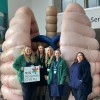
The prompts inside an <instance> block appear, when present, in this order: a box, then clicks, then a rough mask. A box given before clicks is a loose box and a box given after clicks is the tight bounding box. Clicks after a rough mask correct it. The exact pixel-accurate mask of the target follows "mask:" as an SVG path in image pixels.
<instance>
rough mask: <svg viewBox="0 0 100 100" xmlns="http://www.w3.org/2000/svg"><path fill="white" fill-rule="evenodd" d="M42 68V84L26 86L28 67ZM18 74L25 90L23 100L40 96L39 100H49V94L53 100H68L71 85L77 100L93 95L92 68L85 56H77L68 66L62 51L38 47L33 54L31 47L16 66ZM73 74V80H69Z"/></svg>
mask: <svg viewBox="0 0 100 100" xmlns="http://www.w3.org/2000/svg"><path fill="white" fill-rule="evenodd" d="M31 65H35V66H39V68H40V81H38V82H27V83H25V82H24V67H30V66H31ZM13 67H14V68H15V69H16V70H17V76H18V79H19V82H20V84H21V87H22V93H23V100H32V95H33V94H34V93H35V92H36V95H37V100H46V98H45V96H46V92H47V91H48V92H49V97H50V100H63V99H62V97H66V96H67V83H69V86H70V88H71V91H72V94H73V96H74V97H75V99H76V100H87V97H88V95H89V94H90V93H91V92H92V77H91V72H90V64H89V62H88V61H87V59H86V57H85V56H84V54H83V53H82V52H79V53H78V54H77V55H76V58H75V61H74V63H73V64H72V65H71V66H70V68H69V70H68V66H67V64H66V61H65V60H64V59H63V58H62V57H61V51H60V50H59V49H57V50H55V51H54V50H53V48H52V47H51V46H49V47H48V48H47V50H46V51H45V48H44V47H43V46H42V45H39V46H38V49H37V52H36V53H33V51H32V49H31V47H29V46H27V47H25V48H24V49H23V51H22V54H21V55H20V56H19V57H17V58H16V59H15V61H14V63H13ZM68 73H69V80H68Z"/></svg>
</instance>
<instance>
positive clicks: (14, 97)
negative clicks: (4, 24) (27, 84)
mask: <svg viewBox="0 0 100 100" xmlns="http://www.w3.org/2000/svg"><path fill="white" fill-rule="evenodd" d="M38 34H39V30H38V26H37V22H36V20H35V17H34V14H33V12H32V11H31V10H30V8H27V7H21V8H19V9H18V10H17V12H16V13H15V16H14V17H13V18H12V20H11V21H10V24H9V29H8V30H7V32H6V34H5V39H6V40H5V41H4V43H3V45H2V49H3V53H2V54H1V61H2V65H1V67H0V71H1V73H2V75H1V82H2V84H3V85H2V87H1V91H2V94H3V96H4V98H5V99H7V100H23V97H22V91H21V86H20V84H19V81H18V79H17V76H16V70H15V69H14V68H13V66H12V64H13V60H14V59H15V58H16V57H17V56H19V55H20V54H21V52H22V49H23V48H24V47H25V46H31V38H33V37H35V36H37V35H38Z"/></svg>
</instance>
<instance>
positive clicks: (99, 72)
mask: <svg viewBox="0 0 100 100" xmlns="http://www.w3.org/2000/svg"><path fill="white" fill-rule="evenodd" d="M95 35H96V34H95V31H94V30H93V29H92V28H91V22H90V20H89V18H88V17H87V16H86V14H85V11H84V9H83V8H82V7H81V6H80V5H78V4H74V3H71V4H69V5H68V7H67V8H66V10H65V11H64V13H63V18H62V26H61V37H60V49H61V52H62V56H63V58H64V59H65V60H66V61H67V63H68V64H69V66H70V65H71V64H72V62H73V61H74V58H75V56H76V54H77V53H78V52H79V51H80V52H83V53H84V54H85V56H86V58H87V59H88V60H89V61H90V63H91V75H92V78H93V92H92V93H91V94H90V95H89V96H88V99H91V98H93V97H95V96H98V95H100V51H99V50H98V48H99V43H98V41H97V40H96V39H95ZM69 100H74V98H73V96H72V95H71V94H70V97H69Z"/></svg>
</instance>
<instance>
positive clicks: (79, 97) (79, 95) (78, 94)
mask: <svg viewBox="0 0 100 100" xmlns="http://www.w3.org/2000/svg"><path fill="white" fill-rule="evenodd" d="M72 93H73V95H74V97H75V100H87V96H88V95H86V94H85V92H84V89H74V88H72Z"/></svg>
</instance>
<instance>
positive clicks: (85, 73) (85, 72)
mask: <svg viewBox="0 0 100 100" xmlns="http://www.w3.org/2000/svg"><path fill="white" fill-rule="evenodd" d="M79 75H82V77H81V78H80V77H79V79H80V80H82V82H83V83H85V82H88V80H89V79H90V77H91V71H90V64H89V62H85V63H84V64H83V65H82V66H81V69H80V71H79Z"/></svg>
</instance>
